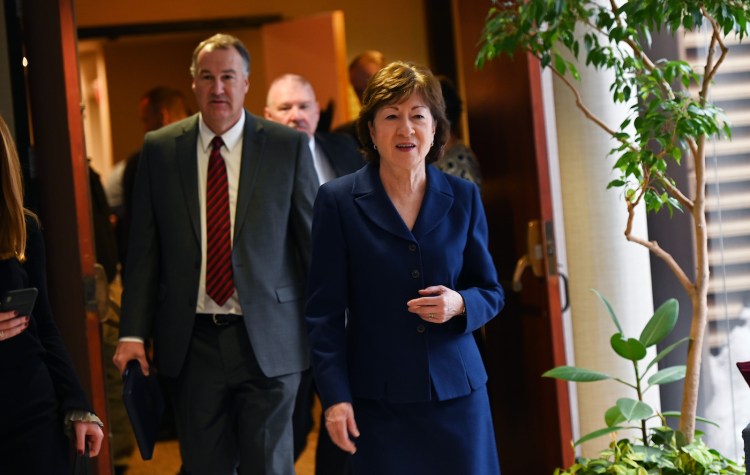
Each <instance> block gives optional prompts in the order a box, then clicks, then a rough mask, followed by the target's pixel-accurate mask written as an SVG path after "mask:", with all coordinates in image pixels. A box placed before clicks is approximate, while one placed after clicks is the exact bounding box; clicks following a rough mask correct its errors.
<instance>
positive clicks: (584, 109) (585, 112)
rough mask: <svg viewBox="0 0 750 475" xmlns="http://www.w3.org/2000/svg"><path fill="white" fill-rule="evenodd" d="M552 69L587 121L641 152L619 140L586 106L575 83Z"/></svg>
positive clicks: (633, 149)
mask: <svg viewBox="0 0 750 475" xmlns="http://www.w3.org/2000/svg"><path fill="white" fill-rule="evenodd" d="M550 69H551V70H552V72H553V73H554V74H555V76H557V77H558V78H560V79H561V80H562V82H563V83H564V84H565V85H566V86H567V87H568V89H570V91H571V92H572V93H573V95H574V96H575V99H576V107H578V109H580V110H581V112H583V115H585V116H586V118H587V119H589V120H590V121H592V122H593V123H595V124H596V125H598V126H599V128H601V129H602V130H604V131H605V132H607V134H609V135H610V136H611V137H613V138H614V139H615V140H617V141H618V142H620V143H622V144H623V145H626V146H627V147H628V148H629V149H630V150H632V151H634V152H638V151H639V149H638V148H637V147H636V146H634V145H633V144H632V143H630V142H628V141H627V140H624V139H622V138H619V137H618V136H617V131H615V130H613V129H611V128H609V126H608V125H607V124H605V123H604V122H603V121H602V120H601V119H600V118H599V117H598V116H597V115H596V114H594V113H593V112H591V109H589V108H588V107H587V106H586V104H584V102H583V98H582V97H581V93H580V92H579V91H578V88H576V87H575V85H573V83H572V82H570V80H569V79H568V78H567V77H565V76H564V75H563V74H560V73H559V72H558V71H557V70H556V69H555V68H550Z"/></svg>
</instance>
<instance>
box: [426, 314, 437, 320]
mask: <svg viewBox="0 0 750 475" xmlns="http://www.w3.org/2000/svg"><path fill="white" fill-rule="evenodd" d="M427 318H429V319H430V320H434V319H435V314H434V313H428V314H427Z"/></svg>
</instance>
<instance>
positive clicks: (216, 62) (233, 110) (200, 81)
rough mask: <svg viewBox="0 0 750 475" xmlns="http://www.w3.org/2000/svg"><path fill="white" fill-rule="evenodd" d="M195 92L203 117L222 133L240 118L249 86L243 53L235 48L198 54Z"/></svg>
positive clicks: (213, 130) (216, 132)
mask: <svg viewBox="0 0 750 475" xmlns="http://www.w3.org/2000/svg"><path fill="white" fill-rule="evenodd" d="M196 66H197V67H196V70H195V77H194V78H193V92H194V93H195V100H196V102H197V103H198V108H199V109H200V111H201V116H202V117H203V120H204V121H205V122H206V125H208V127H209V128H210V129H211V131H212V132H213V133H215V134H217V135H221V134H223V133H224V132H226V131H227V130H229V129H230V128H231V127H232V126H233V125H234V124H236V123H237V121H238V120H239V119H240V117H241V115H242V113H243V108H244V102H245V95H246V94H247V91H248V88H249V81H248V78H247V76H246V75H245V64H244V62H243V61H242V56H240V54H239V53H238V52H237V50H236V49H234V48H231V47H230V48H226V49H218V48H217V49H214V50H211V51H206V50H203V51H201V52H200V53H198V58H197V61H196Z"/></svg>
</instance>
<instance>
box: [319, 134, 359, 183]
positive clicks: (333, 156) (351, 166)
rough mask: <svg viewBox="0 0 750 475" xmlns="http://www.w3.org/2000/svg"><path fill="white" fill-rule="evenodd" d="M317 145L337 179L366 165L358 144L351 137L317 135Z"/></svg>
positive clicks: (343, 135)
mask: <svg viewBox="0 0 750 475" xmlns="http://www.w3.org/2000/svg"><path fill="white" fill-rule="evenodd" d="M315 143H316V144H318V145H320V148H322V149H323V153H325V155H326V158H327V159H328V161H329V162H330V163H331V166H332V167H333V171H334V172H336V176H337V177H339V176H344V175H348V174H350V173H354V172H356V171H357V170H359V169H360V168H362V167H363V166H364V165H365V159H364V157H363V156H362V153H360V151H359V146H358V145H357V142H356V141H355V140H354V139H353V138H352V137H351V136H349V135H345V134H338V133H333V132H330V133H316V134H315Z"/></svg>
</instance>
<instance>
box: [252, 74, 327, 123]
mask: <svg viewBox="0 0 750 475" xmlns="http://www.w3.org/2000/svg"><path fill="white" fill-rule="evenodd" d="M266 104H267V105H266V108H265V116H266V119H268V120H272V121H274V122H278V123H280V124H284V125H288V126H289V127H292V128H294V129H297V130H299V131H300V132H304V133H306V134H307V135H308V136H310V137H311V136H312V135H313V134H314V133H315V129H316V128H317V127H318V120H319V119H320V107H319V106H318V103H317V101H316V100H315V93H314V92H313V90H312V88H311V87H310V86H308V85H305V84H302V83H300V82H299V81H296V80H293V79H289V80H282V81H277V82H275V83H274V84H273V85H272V86H271V88H270V89H269V90H268V100H267V101H266Z"/></svg>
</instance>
